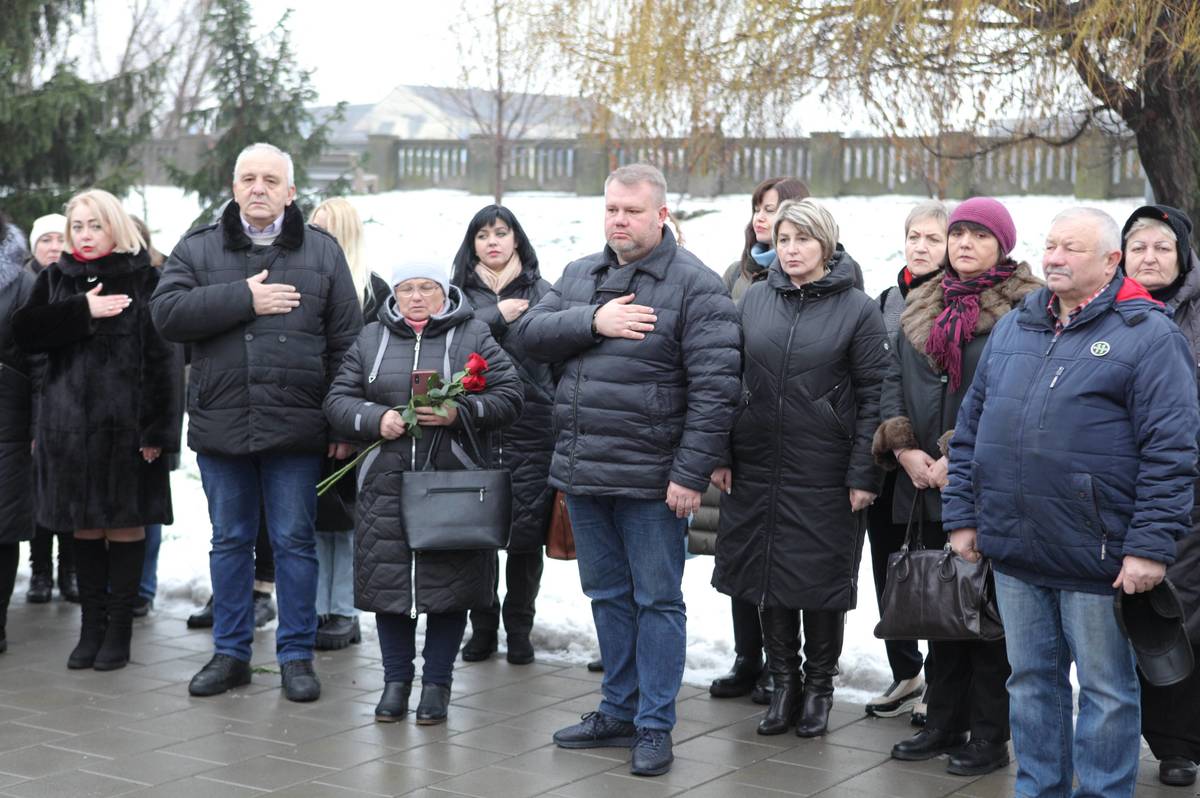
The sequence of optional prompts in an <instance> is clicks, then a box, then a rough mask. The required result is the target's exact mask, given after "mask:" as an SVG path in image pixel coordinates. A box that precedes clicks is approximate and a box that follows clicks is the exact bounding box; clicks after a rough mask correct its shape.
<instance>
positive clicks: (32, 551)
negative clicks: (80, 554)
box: [29, 526, 75, 576]
mask: <svg viewBox="0 0 1200 798" xmlns="http://www.w3.org/2000/svg"><path fill="white" fill-rule="evenodd" d="M74 534H75V533H74V532H55V531H53V530H50V529H46V528H45V527H44V526H39V527H38V528H37V530H36V532H35V533H34V535H33V540H31V541H29V570H30V571H32V572H33V574H34V576H51V575H52V574H53V573H54V562H53V560H52V559H51V556H50V554H51V549H52V548H53V546H54V538H55V537H57V538H58V564H59V565H60V566H62V567H63V568H66V569H68V570H69V569H72V568H74V567H75V559H74V556H73V555H74V551H75V537H74Z"/></svg>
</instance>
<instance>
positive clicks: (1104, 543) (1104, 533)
mask: <svg viewBox="0 0 1200 798" xmlns="http://www.w3.org/2000/svg"><path fill="white" fill-rule="evenodd" d="M1088 487H1089V489H1090V490H1091V492H1092V509H1093V510H1095V511H1096V523H1097V524H1099V525H1100V560H1101V561H1103V560H1104V558H1105V557H1106V556H1108V530H1107V529H1105V528H1104V519H1103V518H1101V517H1100V502H1099V500H1097V499H1096V486H1095V485H1089V486H1088Z"/></svg>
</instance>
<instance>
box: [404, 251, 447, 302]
mask: <svg viewBox="0 0 1200 798" xmlns="http://www.w3.org/2000/svg"><path fill="white" fill-rule="evenodd" d="M420 278H424V279H426V280H433V281H434V282H435V283H437V284H438V285H440V286H441V287H442V293H443V294H445V295H446V296H450V272H449V270H447V269H446V267H445V266H443V265H442V264H440V263H435V262H433V261H423V260H414V261H408V262H405V263H401V264H400V265H398V266H393V267H392V289H393V290H395V288H396V286H398V285H400V283H402V282H404V281H405V280H415V279H420Z"/></svg>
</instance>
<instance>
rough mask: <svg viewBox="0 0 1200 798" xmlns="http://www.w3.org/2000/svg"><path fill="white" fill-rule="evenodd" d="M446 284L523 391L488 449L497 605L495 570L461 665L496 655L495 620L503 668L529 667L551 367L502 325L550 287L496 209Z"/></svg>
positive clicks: (546, 511) (510, 219) (475, 230)
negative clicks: (499, 553) (507, 488)
mask: <svg viewBox="0 0 1200 798" xmlns="http://www.w3.org/2000/svg"><path fill="white" fill-rule="evenodd" d="M451 282H452V283H453V284H454V285H456V286H458V287H459V288H460V289H461V290H462V292H463V294H465V295H466V298H467V301H468V302H470V304H471V308H472V310H474V312H475V318H476V319H479V320H480V321H482V322H484V323H485V324H487V325H488V327H490V328H491V331H492V337H493V338H495V339H496V341H497V342H499V344H500V346H502V347H504V351H505V352H507V353H508V356H509V357H510V358H511V359H512V361H513V365H514V366H516V369H517V373H518V374H520V375H521V381H522V382H523V383H524V386H525V409H524V411H523V412H522V413H521V417H520V418H519V419H517V421H516V423H514V424H513V425H512V426H511V427H508V428H507V429H504V430H497V431H496V432H495V433H494V437H493V449H494V451H495V452H496V453H497V455H498V456H499V459H500V462H501V463H502V464H503V465H504V466H506V467H507V468H508V469H509V470H510V471H511V472H512V489H513V497H512V498H513V502H512V539H511V541H510V542H509V544H508V550H507V555H506V564H505V570H504V581H505V584H506V587H507V591H506V593H505V595H504V603H503V605H501V603H500V596H499V576H500V575H499V568H497V572H496V587H495V588H494V589H493V591H492V603H491V605H490V606H488V607H485V608H482V609H477V610H472V611H471V639H470V641H469V642H468V643H467V644H466V645H465V646H463V650H462V656H463V659H464V660H466V661H467V662H479V661H481V660H485V659H487V658H488V657H490V656H491V655H492V654H493V653H495V651H496V648H497V642H498V641H497V638H498V631H499V629H500V619H501V616H503V618H504V631H505V632H506V633H507V635H508V661H509V662H511V663H513V664H514V665H526V664H528V663H530V662H533V644H532V643H531V642H530V638H529V635H530V632H532V630H533V616H534V601H535V599H537V594H538V589H539V587H540V586H541V581H542V546H543V545H544V544H545V542H546V527H547V525H548V524H549V523H550V509H551V504H552V502H553V501H554V489H553V488H551V487H550V485H549V484H548V479H549V476H550V458H551V456H552V455H553V454H554V420H553V409H554V384H555V375H554V371H553V368H552V367H551V366H550V365H548V364H546V363H541V362H539V361H536V360H534V359H532V358H531V357H529V356H528V353H527V352H526V351H525V348H524V346H523V345H522V342H521V339H520V337H519V336H517V335H509V330H510V326H509V325H512V324H514V323H515V322H516V320H517V319H518V318H520V316H521V314H522V313H524V312H525V311H526V310H528V309H529V308H531V307H533V306H534V305H536V304H537V303H538V300H539V299H541V298H542V295H543V294H544V293H546V291H548V290H550V284H549V283H548V282H546V281H545V280H543V279H542V277H541V274H540V273H539V272H538V260H537V253H536V252H534V250H533V246H532V245H531V244H530V243H529V238H528V237H527V236H526V235H525V231H524V230H523V229H522V228H521V224H520V222H518V221H517V218H516V216H514V215H513V213H512V211H510V210H509V209H508V208H505V207H503V206H501V205H488V206H487V207H485V208H482V209H481V210H480V211H479V212H478V213H476V214H475V217H474V218H473V219H471V223H470V224H469V225H467V234H466V235H465V236H463V241H462V246H460V247H459V248H458V254H457V255H455V257H454V273H453V277H452V279H451Z"/></svg>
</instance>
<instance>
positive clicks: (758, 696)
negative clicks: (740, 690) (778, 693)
mask: <svg viewBox="0 0 1200 798" xmlns="http://www.w3.org/2000/svg"><path fill="white" fill-rule="evenodd" d="M773 692H775V677H774V676H772V675H771V670H770V669H769V668H763V670H762V673H760V674H759V675H758V681H757V682H755V683H754V689H753V690H751V691H750V700H751V701H753V702H754V703H755V704H761V705H762V706H764V707H765V706H766V705H767V704H769V703H771V693H773Z"/></svg>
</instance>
